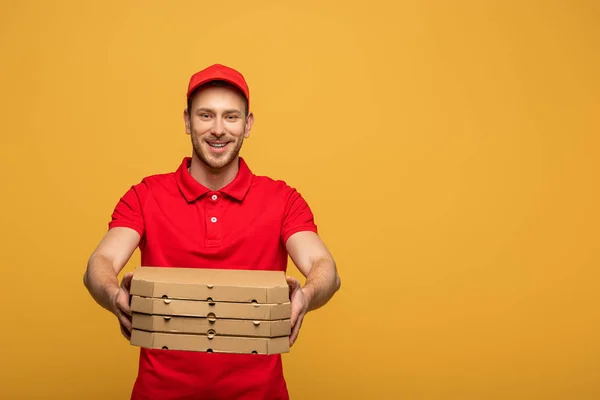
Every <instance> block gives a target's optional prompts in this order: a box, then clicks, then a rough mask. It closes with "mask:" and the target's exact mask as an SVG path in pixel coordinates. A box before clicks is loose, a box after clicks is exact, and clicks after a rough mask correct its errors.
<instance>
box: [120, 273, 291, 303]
mask: <svg viewBox="0 0 600 400" xmlns="http://www.w3.org/2000/svg"><path fill="white" fill-rule="evenodd" d="M130 293H131V294H132V295H138V296H143V297H159V298H160V297H167V298H170V299H186V300H207V299H209V298H210V299H212V300H214V301H230V302H244V303H249V302H252V301H256V302H258V303H265V304H266V303H271V304H278V303H286V302H288V301H289V287H288V284H287V282H286V279H285V273H284V272H283V271H262V270H223V269H211V268H162V267H138V268H136V269H135V271H134V275H133V279H132V281H131V290H130Z"/></svg>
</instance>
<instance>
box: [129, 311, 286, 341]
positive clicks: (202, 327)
mask: <svg viewBox="0 0 600 400" xmlns="http://www.w3.org/2000/svg"><path fill="white" fill-rule="evenodd" d="M132 325H133V328H134V329H140V330H144V331H152V332H165V333H194V334H205V335H209V334H211V333H212V334H214V335H225V336H248V337H278V336H289V335H290V333H291V322H290V320H289V319H283V320H279V321H260V320H255V321H252V320H241V319H216V318H200V317H179V316H161V315H147V314H140V313H134V314H133V318H132Z"/></svg>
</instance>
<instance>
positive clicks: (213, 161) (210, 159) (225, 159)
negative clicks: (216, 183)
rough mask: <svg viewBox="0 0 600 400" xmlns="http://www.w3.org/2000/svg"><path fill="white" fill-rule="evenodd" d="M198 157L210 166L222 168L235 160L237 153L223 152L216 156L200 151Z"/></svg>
mask: <svg viewBox="0 0 600 400" xmlns="http://www.w3.org/2000/svg"><path fill="white" fill-rule="evenodd" d="M198 158H199V159H200V161H202V162H203V163H204V164H206V165H207V166H208V167H209V168H212V169H221V168H224V167H226V166H228V165H229V164H231V163H232V162H233V160H234V159H235V154H223V155H221V156H220V157H215V156H213V155H207V154H206V153H200V154H198Z"/></svg>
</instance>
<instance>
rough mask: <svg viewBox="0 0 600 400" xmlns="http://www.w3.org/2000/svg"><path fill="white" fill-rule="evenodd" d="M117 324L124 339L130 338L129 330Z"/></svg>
mask: <svg viewBox="0 0 600 400" xmlns="http://www.w3.org/2000/svg"><path fill="white" fill-rule="evenodd" d="M119 325H120V327H121V334H123V336H124V337H125V339H127V340H131V332H129V331H128V330H127V329H125V327H124V326H123V325H122V324H119Z"/></svg>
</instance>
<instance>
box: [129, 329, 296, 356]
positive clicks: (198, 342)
mask: <svg viewBox="0 0 600 400" xmlns="http://www.w3.org/2000/svg"><path fill="white" fill-rule="evenodd" d="M131 344H132V345H134V346H139V347H145V348H149V349H162V350H185V351H203V352H209V353H237V354H278V353H285V352H289V349H290V339H289V337H287V336H281V337H277V338H247V337H234V336H214V337H211V336H208V335H193V334H186V333H160V332H147V331H141V330H137V329H133V330H132V333H131Z"/></svg>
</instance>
